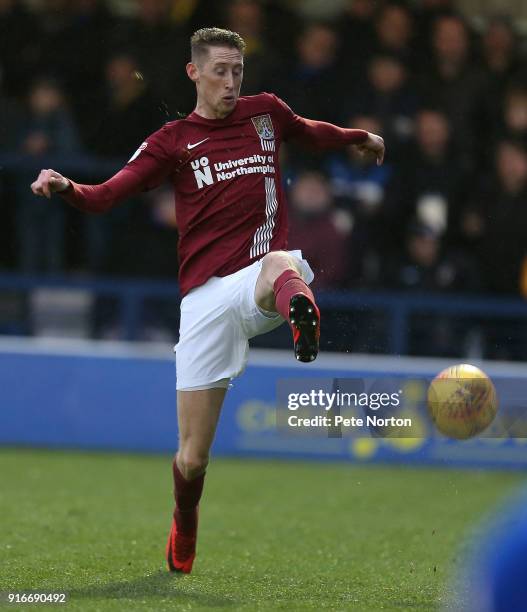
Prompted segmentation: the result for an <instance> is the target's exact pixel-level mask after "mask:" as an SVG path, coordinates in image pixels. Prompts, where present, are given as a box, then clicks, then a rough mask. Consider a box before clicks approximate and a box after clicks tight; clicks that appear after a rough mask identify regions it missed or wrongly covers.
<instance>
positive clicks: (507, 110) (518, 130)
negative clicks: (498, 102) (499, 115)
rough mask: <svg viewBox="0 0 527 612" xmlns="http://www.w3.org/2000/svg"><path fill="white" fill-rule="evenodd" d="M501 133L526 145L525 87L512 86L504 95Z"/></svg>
mask: <svg viewBox="0 0 527 612" xmlns="http://www.w3.org/2000/svg"><path fill="white" fill-rule="evenodd" d="M500 131H501V133H503V131H505V133H506V134H507V135H508V136H510V137H511V138H513V139H518V140H522V141H523V143H524V144H525V145H527V87H526V86H522V85H513V86H512V87H511V88H510V89H509V90H508V91H507V93H506V96H505V100H504V106H503V124H502V126H501V130H500Z"/></svg>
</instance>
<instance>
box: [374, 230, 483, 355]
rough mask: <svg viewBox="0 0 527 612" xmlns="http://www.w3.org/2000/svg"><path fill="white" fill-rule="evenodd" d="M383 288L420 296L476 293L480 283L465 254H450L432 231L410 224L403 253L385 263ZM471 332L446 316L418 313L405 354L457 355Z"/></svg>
mask: <svg viewBox="0 0 527 612" xmlns="http://www.w3.org/2000/svg"><path fill="white" fill-rule="evenodd" d="M383 285H384V286H386V287H390V288H392V289H396V290H404V291H418V292H422V293H429V292H436V293H437V292H461V291H463V292H467V291H476V290H478V289H479V287H480V281H479V277H478V273H477V268H476V266H475V263H474V262H473V261H472V259H471V258H470V257H469V256H468V255H467V254H465V253H458V252H455V251H449V250H448V249H447V248H446V245H445V244H444V242H443V241H442V240H441V238H440V236H439V235H438V234H437V233H436V232H435V231H434V230H432V229H431V228H429V227H427V226H426V225H423V224H421V223H413V224H411V225H410V227H409V229H408V233H407V237H406V243H405V250H404V252H403V253H401V254H400V255H399V256H397V255H395V256H393V257H389V258H387V259H386V264H385V269H384V282H383ZM471 331H472V330H471V328H470V327H468V326H467V325H466V323H465V322H460V321H459V320H457V321H456V320H455V319H453V318H451V317H448V316H446V315H445V316H441V315H438V314H429V315H423V314H422V313H419V314H416V315H414V316H412V317H411V319H410V346H409V351H408V352H409V354H410V355H430V356H434V357H442V356H444V357H447V356H453V355H460V354H461V353H462V347H463V345H464V344H465V343H467V342H468V341H469V338H470V332H471ZM460 349H461V350H460Z"/></svg>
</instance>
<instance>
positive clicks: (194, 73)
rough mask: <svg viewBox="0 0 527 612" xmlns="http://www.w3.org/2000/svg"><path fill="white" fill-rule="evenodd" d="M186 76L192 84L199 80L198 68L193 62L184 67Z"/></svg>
mask: <svg viewBox="0 0 527 612" xmlns="http://www.w3.org/2000/svg"><path fill="white" fill-rule="evenodd" d="M186 70H187V76H188V78H189V79H190V80H191V81H194V83H195V82H196V81H197V80H198V79H199V68H198V66H197V64H194V62H189V63H188V64H187V66H186Z"/></svg>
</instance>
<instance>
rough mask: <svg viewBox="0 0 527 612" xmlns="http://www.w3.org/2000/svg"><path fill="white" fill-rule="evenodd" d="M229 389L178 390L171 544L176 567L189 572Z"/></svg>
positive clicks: (170, 556) (171, 566)
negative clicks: (213, 448) (212, 452)
mask: <svg viewBox="0 0 527 612" xmlns="http://www.w3.org/2000/svg"><path fill="white" fill-rule="evenodd" d="M227 382H228V381H227ZM221 384H223V381H222V383H221ZM225 391H226V386H222V387H217V388H211V389H201V390H196V391H183V390H181V391H178V392H177V404H178V406H177V411H178V427H179V449H178V452H177V454H176V457H175V459H174V462H173V466H172V467H173V475H174V498H175V502H176V507H175V510H174V516H173V521H172V529H171V532H170V536H169V539H168V544H167V562H168V567H169V569H170V570H172V571H179V572H184V573H189V572H190V570H191V569H192V564H193V562H194V557H195V555H196V537H197V528H198V504H199V500H200V498H201V493H202V491H203V483H204V479H205V470H206V468H207V464H208V461H209V451H210V447H211V445H212V442H213V440H214V434H215V433H216V426H217V424H218V419H219V416H220V411H221V406H222V404H223V400H224V397H225Z"/></svg>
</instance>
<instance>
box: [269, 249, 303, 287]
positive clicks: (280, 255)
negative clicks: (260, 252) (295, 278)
mask: <svg viewBox="0 0 527 612" xmlns="http://www.w3.org/2000/svg"><path fill="white" fill-rule="evenodd" d="M291 269H292V270H296V271H297V272H298V273H299V274H300V273H301V269H300V266H299V264H298V263H297V260H296V258H295V257H293V256H292V255H291V254H290V253H288V252H287V251H271V252H270V253H267V255H264V257H263V259H262V274H263V276H264V279H265V280H266V281H267V283H268V284H269V286H270V288H271V290H272V287H273V284H274V281H275V280H276V279H277V278H278V277H279V276H280V274H282V272H284V271H285V270H291Z"/></svg>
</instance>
